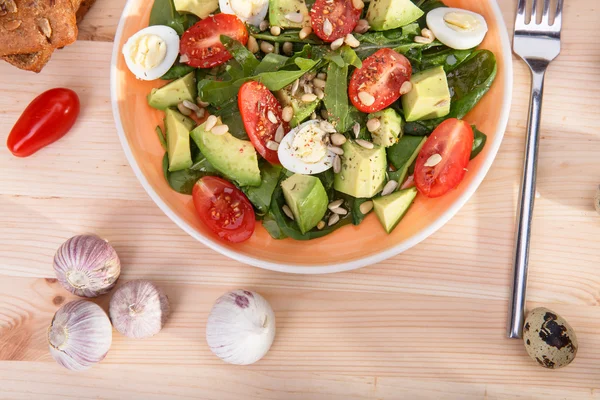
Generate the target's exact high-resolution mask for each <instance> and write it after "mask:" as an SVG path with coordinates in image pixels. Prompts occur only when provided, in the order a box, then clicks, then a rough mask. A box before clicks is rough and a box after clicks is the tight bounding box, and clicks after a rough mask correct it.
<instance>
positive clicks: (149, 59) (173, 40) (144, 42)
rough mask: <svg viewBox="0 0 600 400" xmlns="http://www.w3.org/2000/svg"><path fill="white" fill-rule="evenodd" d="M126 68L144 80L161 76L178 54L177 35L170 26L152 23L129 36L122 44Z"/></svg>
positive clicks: (151, 79)
mask: <svg viewBox="0 0 600 400" xmlns="http://www.w3.org/2000/svg"><path fill="white" fill-rule="evenodd" d="M123 56H124V57H125V63H126V64H127V68H129V70H130V71H131V72H132V73H133V74H134V75H135V76H136V77H137V78H138V79H141V80H144V81H153V80H155V79H158V78H160V77H161V76H163V75H164V74H165V73H166V72H167V71H168V70H169V68H171V66H173V64H174V63H175V60H177V57H178V56H179V35H177V32H175V30H174V29H173V28H171V27H168V26H165V25H154V26H149V27H147V28H144V29H142V30H141V31H139V32H137V33H136V34H135V35H133V36H131V37H130V38H129V40H127V43H125V45H124V46H123Z"/></svg>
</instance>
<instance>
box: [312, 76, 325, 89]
mask: <svg viewBox="0 0 600 400" xmlns="http://www.w3.org/2000/svg"><path fill="white" fill-rule="evenodd" d="M312 83H313V85H314V86H315V87H317V88H319V89H325V85H326V84H327V82H325V81H324V80H323V79H319V78H315V79H313V81H312Z"/></svg>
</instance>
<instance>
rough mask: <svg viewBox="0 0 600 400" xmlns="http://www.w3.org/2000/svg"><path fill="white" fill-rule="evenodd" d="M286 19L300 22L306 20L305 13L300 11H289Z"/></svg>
mask: <svg viewBox="0 0 600 400" xmlns="http://www.w3.org/2000/svg"><path fill="white" fill-rule="evenodd" d="M285 19H287V20H288V21H291V22H295V23H297V24H299V23H301V22H302V21H304V15H302V14H300V13H299V12H294V13H289V14H286V15H285Z"/></svg>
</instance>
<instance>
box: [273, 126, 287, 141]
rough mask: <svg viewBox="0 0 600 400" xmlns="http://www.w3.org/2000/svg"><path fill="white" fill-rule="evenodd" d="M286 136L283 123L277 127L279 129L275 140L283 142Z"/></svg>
mask: <svg viewBox="0 0 600 400" xmlns="http://www.w3.org/2000/svg"><path fill="white" fill-rule="evenodd" d="M284 136H285V128H284V127H283V124H281V125H279V126H278V127H277V131H276V132H275V141H276V142H277V143H281V141H282V140H283V137H284Z"/></svg>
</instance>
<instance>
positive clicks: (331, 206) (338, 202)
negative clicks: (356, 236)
mask: <svg viewBox="0 0 600 400" xmlns="http://www.w3.org/2000/svg"><path fill="white" fill-rule="evenodd" d="M342 204H344V199H339V200H336V201H332V202H331V203H329V205H328V206H327V208H329V210H331V211H333V210H335V209H336V208H339V207H341V206H342Z"/></svg>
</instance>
